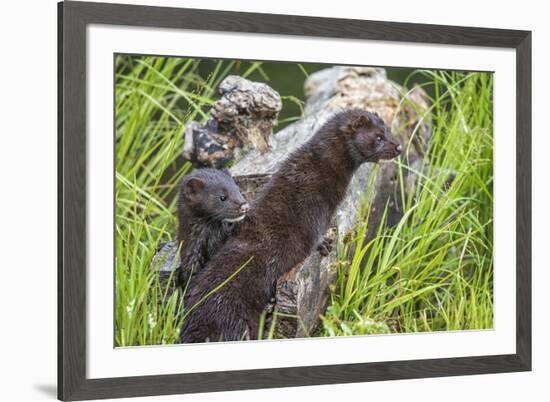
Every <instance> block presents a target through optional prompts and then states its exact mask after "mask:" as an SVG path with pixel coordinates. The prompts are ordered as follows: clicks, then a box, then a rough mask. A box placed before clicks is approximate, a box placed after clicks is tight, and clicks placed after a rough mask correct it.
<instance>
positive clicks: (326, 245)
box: [317, 237, 332, 257]
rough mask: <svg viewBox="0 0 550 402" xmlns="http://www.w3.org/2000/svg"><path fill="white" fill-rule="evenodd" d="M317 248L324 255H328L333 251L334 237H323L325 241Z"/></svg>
mask: <svg viewBox="0 0 550 402" xmlns="http://www.w3.org/2000/svg"><path fill="white" fill-rule="evenodd" d="M317 250H319V254H321V255H322V256H323V257H326V256H328V255H329V254H330V252H331V251H332V239H331V238H330V237H323V241H322V242H321V244H319V245H318V246H317Z"/></svg>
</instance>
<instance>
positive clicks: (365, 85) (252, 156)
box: [161, 67, 431, 338]
mask: <svg viewBox="0 0 550 402" xmlns="http://www.w3.org/2000/svg"><path fill="white" fill-rule="evenodd" d="M304 89H305V94H306V107H305V111H304V116H303V117H302V118H301V119H300V120H299V121H297V122H295V123H294V124H292V125H289V126H287V127H286V128H285V129H283V130H281V131H280V132H278V133H277V134H276V135H274V136H273V137H272V138H271V147H270V149H269V150H268V151H267V152H265V150H263V149H260V148H256V149H251V150H250V152H248V153H247V154H246V155H244V156H242V157H241V159H240V160H239V161H238V163H236V164H235V165H234V166H233V167H232V168H231V172H232V174H233V176H234V177H235V179H236V181H237V183H238V184H239V186H240V188H241V191H242V192H243V195H244V196H245V198H247V199H252V198H254V196H255V194H256V193H257V191H258V189H259V188H260V187H261V186H262V185H263V184H264V183H266V182H267V181H268V180H269V178H270V176H271V175H272V174H273V173H274V172H275V171H276V170H277V168H278V167H279V165H280V164H281V162H282V161H283V160H284V159H285V158H286V157H287V156H288V155H289V153H290V152H292V151H293V150H295V149H296V148H298V147H299V146H300V145H301V144H303V143H304V142H306V141H307V140H308V139H309V138H310V137H311V136H312V135H313V134H314V133H315V132H316V130H317V129H318V128H319V127H320V126H321V125H322V124H323V123H324V122H325V121H327V119H328V118H329V117H330V116H331V115H333V114H334V113H335V112H337V111H339V110H342V109H344V108H351V107H359V108H363V109H366V110H369V111H372V112H376V113H378V114H379V115H380V116H381V117H382V119H383V120H384V121H385V123H386V124H387V125H388V126H389V127H391V128H392V132H393V133H394V135H395V136H396V137H398V138H399V139H400V141H401V144H402V145H403V149H404V150H405V152H404V155H403V156H402V157H401V161H402V162H403V163H404V164H405V165H408V166H412V165H413V164H414V166H415V167H416V168H418V166H420V163H419V161H421V158H422V157H423V155H424V153H425V151H426V147H427V142H428V140H429V138H430V136H431V120H430V115H429V111H428V102H427V96H426V94H425V93H424V92H423V90H422V89H420V88H415V89H413V90H412V91H406V90H405V89H404V88H402V87H401V86H399V85H398V84H396V83H394V82H391V81H389V80H388V79H387V77H386V73H385V70H383V69H381V68H371V67H332V68H328V69H325V70H321V71H319V72H317V73H315V74H312V75H311V76H310V77H309V78H308V79H307V80H306V82H305V88H304ZM218 116H221V115H218ZM241 120H242V119H241ZM241 120H239V121H241ZM242 126H243V127H245V126H246V123H243V124H242ZM195 133H196V132H195V131H193V135H195ZM219 160H221V159H219ZM377 166H378V167H377ZM375 172H378V174H377V175H376V177H375ZM397 172H398V166H397V164H396V162H395V161H389V162H383V163H380V164H379V165H374V164H364V165H363V166H361V168H360V169H359V170H358V171H357V172H356V174H355V175H354V177H353V179H352V181H351V183H350V186H349V189H348V194H347V196H346V198H345V199H344V201H343V202H342V204H341V205H340V207H339V208H338V210H337V213H336V216H335V219H334V224H333V226H332V227H331V228H330V230H329V233H327V235H328V236H329V237H330V236H332V237H333V238H336V241H335V243H334V246H333V251H332V252H331V253H330V254H329V256H327V257H324V258H322V257H321V255H320V254H319V253H318V252H317V251H315V252H313V253H312V254H311V255H310V256H309V257H308V258H307V259H306V260H305V261H304V262H303V263H302V264H299V265H297V266H296V267H295V268H294V269H292V270H291V271H290V272H289V273H288V274H287V275H285V276H284V277H282V278H280V279H279V281H278V283H277V292H276V297H275V299H276V302H275V309H274V310H275V312H274V314H273V315H272V316H271V317H269V318H268V320H267V327H268V328H267V330H269V326H270V325H271V323H273V321H274V328H275V331H274V333H275V337H279V338H294V337H302V336H308V335H310V334H312V333H313V332H314V331H315V330H316V328H317V327H318V325H319V321H320V318H319V316H320V314H322V313H323V312H324V310H325V308H326V305H327V301H328V297H329V295H330V287H331V285H334V284H335V281H336V275H337V269H338V261H337V253H336V249H337V246H336V245H337V244H339V245H340V246H342V243H343V239H344V238H346V236H348V235H349V234H350V233H353V230H354V229H355V226H356V223H357V219H358V213H359V207H360V205H361V202H363V201H371V202H372V204H371V207H372V209H373V211H374V213H373V214H371V217H370V219H369V228H368V237H369V239H370V238H372V236H374V234H375V233H376V232H377V229H378V226H379V225H380V221H381V217H382V213H383V211H384V208H385V206H386V204H388V209H389V210H388V223H389V224H390V225H392V224H396V223H398V222H399V220H400V219H401V216H402V210H401V204H400V202H401V195H400V186H398V179H397ZM405 176H406V177H405V179H406V183H410V184H407V188H409V187H410V188H413V187H414V183H415V180H416V176H413V175H411V176H410V177H409V176H408V174H407V172H405ZM369 183H372V185H369ZM172 247H174V248H175V245H173V246H172ZM163 252H164V253H166V252H167V250H164V251H163ZM170 255H171V254H170ZM166 260H167V261H169V260H170V259H169V258H166ZM162 272H163V271H161V275H162Z"/></svg>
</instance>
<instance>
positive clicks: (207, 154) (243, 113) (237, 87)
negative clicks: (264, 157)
mask: <svg viewBox="0 0 550 402" xmlns="http://www.w3.org/2000/svg"><path fill="white" fill-rule="evenodd" d="M219 92H220V95H221V97H220V99H219V100H218V101H216V103H215V104H214V106H213V107H212V109H211V110H210V115H211V116H212V117H210V118H209V119H208V120H207V121H206V123H204V124H200V123H198V122H196V121H192V122H190V123H188V124H187V126H186V127H185V144H184V151H183V154H184V157H185V158H186V159H188V160H190V161H192V162H193V163H195V164H196V165H198V166H210V167H216V168H221V167H223V166H225V165H226V164H227V163H229V162H231V161H232V160H233V158H235V157H236V156H238V155H239V154H240V153H241V151H246V150H248V149H250V148H252V149H257V150H259V151H260V152H262V153H263V152H266V151H267V150H268V148H269V145H270V137H271V135H272V133H273V127H275V125H276V124H277V116H278V115H279V112H280V111H281V108H282V102H281V97H280V96H279V94H278V93H277V92H276V91H274V90H273V88H271V87H270V86H269V85H267V84H264V83H258V82H252V81H249V80H247V79H245V78H242V77H239V76H235V75H230V76H228V77H227V78H225V79H224V80H223V81H222V82H221V84H220V87H219Z"/></svg>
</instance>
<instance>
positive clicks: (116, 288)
mask: <svg viewBox="0 0 550 402" xmlns="http://www.w3.org/2000/svg"><path fill="white" fill-rule="evenodd" d="M58 7H59V8H58V11H59V13H58V17H59V21H58V22H59V23H58V27H59V75H58V80H59V136H58V141H59V148H58V152H59V167H58V172H59V179H58V182H59V192H58V194H59V224H58V239H59V254H58V258H59V269H58V281H59V282H58V283H59V286H58V297H59V300H58V397H59V399H61V400H82V399H100V398H116V397H135V396H147V395H166V394H179V393H181V394H183V393H196V392H213V391H226V390H240V389H257V388H275V387H290V386H304V385H319V384H336V383H350V382H363V381H377V380H395V379H409V378H427V377H440V376H455V375H468V374H483V373H503V372H515V371H527V370H530V369H531V33H530V32H528V31H517V30H502V29H488V28H472V27H457V26H440V25H423V24H411V23H395V22H380V21H362V20H344V19H327V18H317V17H303V16H289V15H270V14H253V13H240V12H239V13H237V12H227V11H211V10H197V9H181V8H166V7H149V6H137V5H118V4H102V3H86V2H62V3H59V5H58Z"/></svg>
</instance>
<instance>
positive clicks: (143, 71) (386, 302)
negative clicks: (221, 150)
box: [115, 56, 493, 346]
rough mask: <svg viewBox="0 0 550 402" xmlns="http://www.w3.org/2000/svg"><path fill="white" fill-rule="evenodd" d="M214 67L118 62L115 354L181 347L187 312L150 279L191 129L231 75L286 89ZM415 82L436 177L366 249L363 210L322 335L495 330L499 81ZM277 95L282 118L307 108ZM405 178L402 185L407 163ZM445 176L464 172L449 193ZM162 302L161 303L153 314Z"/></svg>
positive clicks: (245, 66) (428, 75) (425, 181)
mask: <svg viewBox="0 0 550 402" xmlns="http://www.w3.org/2000/svg"><path fill="white" fill-rule="evenodd" d="M201 63H202V64H201ZM206 67H208V68H206ZM206 67H205V65H204V63H203V62H201V61H198V60H193V59H179V58H159V57H140V58H133V57H128V56H119V57H118V58H117V63H116V69H117V71H116V73H117V75H116V259H117V262H116V320H115V322H116V325H115V332H116V333H115V341H116V344H117V345H118V346H133V345H151V344H170V343H174V342H175V341H176V340H177V336H178V332H179V327H180V326H181V317H184V316H185V312H184V309H183V306H182V304H181V299H180V298H179V297H178V295H177V294H174V295H170V296H168V295H166V294H161V293H160V292H161V288H160V286H159V283H158V278H157V276H156V275H155V274H154V269H153V270H151V269H150V265H151V258H152V256H153V255H154V252H155V250H156V248H157V245H158V244H159V243H161V242H164V241H168V240H171V239H172V238H173V237H174V236H175V232H176V224H177V222H176V217H175V211H176V200H175V185H176V184H177V183H178V182H179V180H180V178H181V177H182V176H183V175H184V174H186V173H187V172H188V171H189V170H190V169H191V166H190V165H189V164H188V163H186V162H185V161H184V160H183V159H182V158H181V150H182V147H183V132H184V124H185V123H186V122H187V121H190V120H204V119H205V117H206V115H207V113H208V110H209V108H210V106H211V104H212V103H213V102H214V101H215V99H216V97H217V94H216V88H217V86H218V85H219V83H220V82H221V80H223V78H225V77H226V76H227V75H228V74H230V73H235V72H237V73H239V74H241V75H247V76H250V75H253V77H254V79H265V80H268V79H271V82H270V84H272V85H275V84H273V83H274V82H276V81H277V80H276V79H275V78H277V77H273V76H271V77H268V76H267V74H266V73H265V71H271V72H272V73H271V74H273V71H276V69H274V68H273V66H271V65H270V66H266V65H265V64H264V65H262V64H261V63H247V62H231V61H212V60H209V61H208V66H206ZM264 67H269V68H265V71H264ZM287 74H288V70H287V71H286V72H285V75H287ZM306 74H307V66H305V67H304V66H300V65H298V66H296V74H295V76H296V85H302V83H303V79H304V77H305V75H306ZM419 76H422V77H423V79H422V82H427V84H428V85H430V87H431V88H432V89H433V91H432V92H433V99H432V114H433V116H432V118H433V123H434V134H433V139H432V141H431V143H430V147H429V151H428V154H427V157H426V163H427V164H429V168H427V169H428V170H427V174H426V175H425V176H424V177H422V178H421V180H420V182H419V184H418V185H417V187H416V194H414V195H413V196H411V197H409V198H408V199H406V200H403V201H404V210H405V217H404V218H403V219H402V220H401V222H400V224H399V225H398V226H397V227H395V228H393V229H385V230H383V231H380V232H379V233H378V235H377V236H376V238H374V239H373V240H372V241H371V242H370V243H369V244H367V245H365V246H364V245H363V239H364V236H365V233H366V227H367V225H368V219H369V216H368V211H369V210H370V208H369V206H368V205H366V204H365V205H363V208H362V210H363V213H362V214H361V217H360V219H359V220H358V225H357V230H356V231H355V238H354V239H353V242H355V244H356V248H357V253H356V254H355V256H352V255H351V253H350V251H349V250H350V249H351V248H352V247H350V246H349V245H348V246H346V247H344V248H342V249H340V250H339V259H340V266H341V267H342V269H340V270H339V275H338V286H335V288H334V289H333V292H332V295H331V302H330V305H329V308H328V309H327V312H326V314H325V315H324V316H323V320H322V326H321V329H320V331H319V332H318V333H317V334H315V335H316V336H317V335H319V336H326V335H360V334H371V333H386V332H396V331H398V332H417V331H443V330H458V329H481V328H491V327H492V325H493V289H492V286H493V272H492V267H493V260H492V255H493V253H492V239H493V233H492V228H493V226H492V202H493V200H492V177H493V176H492V175H493V168H492V167H493V159H492V144H493V141H492V76H491V75H490V74H484V73H469V74H465V73H445V72H428V71H420V72H416V73H415V75H414V76H412V77H411V79H413V80H414V79H416V78H417V77H419ZM258 77H259V78H258ZM285 78H286V77H285ZM275 89H277V87H276V86H275ZM281 96H282V98H283V108H285V105H287V106H288V107H291V106H292V107H295V105H299V106H300V108H298V109H297V110H300V109H301V107H302V105H303V99H298V98H296V97H295V96H294V95H287V94H285V93H281ZM298 117H299V116H286V117H284V118H283V119H284V120H285V121H282V123H288V122H291V121H294V120H296V119H297V118H298ZM400 169H401V176H402V175H403V174H404V172H405V169H407V167H406V166H404V165H403V166H400ZM442 171H453V172H455V173H456V178H455V180H454V181H453V183H452V185H451V187H450V188H449V189H448V190H447V191H444V181H445V179H446V177H445V175H443V174H441V172H442ZM366 190H368V189H366ZM361 258H363V260H361ZM361 264H363V265H364V268H363V269H362V270H361V269H360V266H361ZM345 268H347V275H346V272H345V271H346V269H345ZM158 297H161V298H163V299H164V300H165V302H164V303H162V304H160V305H158V304H157V302H156V300H157V298H158ZM268 331H269V329H268Z"/></svg>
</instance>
